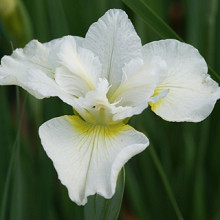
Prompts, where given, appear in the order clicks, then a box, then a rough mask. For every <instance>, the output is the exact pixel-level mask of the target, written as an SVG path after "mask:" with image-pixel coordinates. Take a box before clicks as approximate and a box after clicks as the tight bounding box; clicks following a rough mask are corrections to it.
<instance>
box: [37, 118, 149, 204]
mask: <svg viewBox="0 0 220 220" xmlns="http://www.w3.org/2000/svg"><path fill="white" fill-rule="evenodd" d="M39 134H40V138H41V141H42V145H43V147H44V149H45V151H46V152H47V154H48V156H49V157H50V158H51V159H52V161H53V163H54V166H55V168H56V170H57V173H58V177H59V179H60V180H61V182H62V183H63V184H64V185H65V186H66V187H67V189H68V192H69V196H70V198H71V199H72V200H73V201H74V202H76V203H77V204H78V205H84V204H85V203H86V202H87V197H88V196H90V195H93V194H95V193H98V194H99V195H101V196H103V197H105V198H111V197H112V196H113V194H114V192H115V187H116V181H117V177H118V173H119V172H120V170H121V168H122V167H123V165H124V164H125V163H126V162H127V161H128V160H129V159H130V158H131V157H132V156H134V155H136V154H138V153H140V152H141V151H143V150H144V149H145V148H146V147H147V146H148V144H149V142H148V139H147V138H146V137H145V136H144V135H143V134H142V133H140V132H138V131H136V130H134V129H133V128H132V127H130V126H128V125H124V124H122V123H120V124H117V125H111V126H103V125H93V124H89V123H87V122H85V121H83V120H81V119H80V118H79V117H77V116H63V117H59V118H54V119H52V120H50V121H48V122H46V123H44V124H43V125H42V126H41V127H40V129H39Z"/></svg>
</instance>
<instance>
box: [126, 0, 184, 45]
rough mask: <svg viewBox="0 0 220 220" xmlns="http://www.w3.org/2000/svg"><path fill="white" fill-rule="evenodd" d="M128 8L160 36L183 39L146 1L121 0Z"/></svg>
mask: <svg viewBox="0 0 220 220" xmlns="http://www.w3.org/2000/svg"><path fill="white" fill-rule="evenodd" d="M122 1H123V2H124V3H125V4H126V5H127V6H128V7H129V8H131V9H132V10H133V11H134V12H135V13H136V14H137V15H139V16H140V17H141V18H142V19H143V20H144V21H145V22H146V23H147V24H148V25H149V26H150V27H151V28H152V29H153V30H154V31H156V32H157V33H158V34H159V35H160V36H161V37H162V38H175V39H178V40H180V41H183V40H182V38H181V37H180V36H179V35H178V34H177V33H176V32H175V31H173V29H172V28H170V26H169V25H168V24H167V23H166V22H164V21H163V20H162V19H161V18H160V16H159V15H157V14H156V12H154V11H153V10H152V9H151V8H150V7H149V6H148V5H147V3H146V2H142V1H141V0H122Z"/></svg>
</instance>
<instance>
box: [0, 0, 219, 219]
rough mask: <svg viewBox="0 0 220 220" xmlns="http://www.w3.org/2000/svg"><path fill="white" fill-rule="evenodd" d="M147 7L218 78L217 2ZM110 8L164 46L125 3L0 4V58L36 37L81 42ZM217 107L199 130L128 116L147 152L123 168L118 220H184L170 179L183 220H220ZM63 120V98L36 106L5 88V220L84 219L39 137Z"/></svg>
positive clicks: (0, 144) (0, 159)
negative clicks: (78, 39) (121, 12)
mask: <svg viewBox="0 0 220 220" xmlns="http://www.w3.org/2000/svg"><path fill="white" fill-rule="evenodd" d="M137 1H139V0H137ZM141 1H142V2H145V3H147V4H148V6H149V7H150V8H151V9H153V10H154V11H155V12H156V13H157V14H158V15H159V16H160V17H161V18H162V19H163V20H164V21H165V22H167V23H168V24H169V25H170V26H171V28H172V29H174V30H175V31H176V32H177V33H178V34H179V35H180V36H181V37H182V38H183V39H184V41H186V42H187V43H190V44H192V45H194V46H195V47H196V48H198V49H199V51H200V53H201V54H202V55H203V56H204V57H205V59H206V61H207V62H208V63H209V65H210V66H211V67H212V68H213V69H214V70H215V71H216V72H217V73H218V74H220V60H219V57H220V3H218V0H179V1H178V0H141ZM110 8H121V9H123V10H125V11H126V12H127V14H128V15H129V18H130V19H131V20H132V22H133V24H134V26H135V29H136V31H137V32H138V34H139V36H140V37H141V39H142V43H143V44H145V43H147V42H150V41H154V40H159V39H161V37H160V35H158V34H157V33H156V32H155V31H154V30H153V29H152V28H150V27H149V26H148V25H147V24H146V23H145V22H144V21H143V20H142V19H141V18H140V17H139V15H138V14H135V13H134V12H133V11H132V9H130V8H129V7H128V6H126V5H125V4H124V3H123V2H122V1H120V0H0V57H2V56H3V55H10V54H11V53H12V50H13V49H15V48H17V47H23V46H24V45H25V44H26V43H27V42H28V41H30V40H31V39H34V38H35V39H38V40H39V41H41V42H47V41H50V40H52V39H55V38H59V37H62V36H64V35H68V34H70V35H77V36H82V37H84V36H85V34H86V32H87V30H88V28H89V26H90V25H91V24H92V23H93V22H95V21H96V20H97V19H98V18H99V17H100V16H102V15H103V14H104V13H105V11H107V10H108V9H110ZM219 110H220V102H219V103H217V104H216V106H215V109H214V111H213V112H212V114H211V116H209V117H208V118H207V119H206V120H205V121H203V122H200V123H195V124H194V123H169V122H166V121H163V120H162V119H160V118H159V117H157V116H156V115H155V114H154V113H152V112H151V111H150V109H147V110H145V111H144V113H143V114H142V115H139V116H135V117H133V118H132V119H131V121H130V122H129V123H130V124H132V126H134V127H135V128H136V129H137V130H139V131H143V132H145V133H146V134H147V136H148V137H149V139H150V142H151V146H150V147H148V148H147V150H145V151H144V152H143V153H141V154H140V155H138V156H136V157H134V158H133V159H131V160H130V161H129V162H128V163H127V164H126V166H125V170H126V182H125V193H124V198H123V203H122V208H121V212H120V216H119V219H121V220H139V219H140V220H148V219H150V220H161V219H165V220H166V219H167V220H172V219H178V217H177V214H176V210H175V205H173V204H174V203H175V202H173V201H172V196H170V194H169V190H167V186H166V184H167V183H166V181H164V176H163V174H165V175H166V176H165V179H166V178H167V180H168V182H169V184H170V187H171V190H172V192H173V194H174V196H175V200H176V203H175V204H178V206H179V209H180V211H181V213H182V215H183V217H184V219H187V220H190V219H193V220H197V219H198V220H207V219H209V220H210V219H211V220H220V114H219ZM64 114H72V109H71V107H70V106H67V105H66V104H64V103H62V102H61V101H60V100H59V99H58V98H50V99H44V100H36V99H35V98H33V97H31V96H30V95H28V94H27V93H26V92H25V91H23V90H22V89H20V88H19V89H18V88H16V87H15V86H7V87H0V205H1V206H0V218H1V220H5V219H7V220H29V219H31V220H39V219H42V220H44V219H45V220H61V219H62V220H73V219H83V207H79V206H77V205H75V204H74V203H73V202H72V201H71V200H70V199H69V197H68V194H67V190H66V188H65V187H64V186H63V185H62V184H61V183H60V181H59V180H58V178H57V174H56V172H55V169H54V167H53V165H52V162H51V161H50V159H49V158H48V157H47V156H46V154H45V152H44V150H43V148H42V146H41V144H40V140H39V136H38V128H39V126H40V125H41V124H42V123H43V122H45V121H46V120H49V119H51V118H53V117H57V116H61V115H64ZM157 159H158V160H157ZM158 164H159V165H162V168H163V170H164V172H161V169H158V166H159V165H158ZM158 171H159V172H158ZM168 188H169V187H168Z"/></svg>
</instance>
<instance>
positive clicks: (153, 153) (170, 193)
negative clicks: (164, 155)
mask: <svg viewBox="0 0 220 220" xmlns="http://www.w3.org/2000/svg"><path fill="white" fill-rule="evenodd" d="M149 152H150V155H151V158H152V160H153V162H154V165H155V167H156V169H157V171H158V173H159V175H160V177H161V180H162V182H163V184H164V187H165V190H166V192H167V194H168V197H169V199H170V202H171V204H172V206H173V209H174V211H175V213H176V215H177V218H178V220H184V218H183V215H182V213H181V211H180V208H179V206H178V204H177V201H176V199H175V196H174V194H173V191H172V189H171V186H170V184H169V181H168V179H167V176H166V174H165V172H164V169H163V167H162V165H161V163H160V160H159V158H158V156H157V153H156V151H155V150H154V147H153V146H152V144H151V146H150V147H149Z"/></svg>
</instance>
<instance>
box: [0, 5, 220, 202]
mask: <svg viewBox="0 0 220 220" xmlns="http://www.w3.org/2000/svg"><path fill="white" fill-rule="evenodd" d="M0 84H1V85H18V86H21V87H23V88H24V89H25V90H27V91H28V92H29V93H31V94H32V95H33V96H35V97H36V98H39V99H42V98H45V97H50V96H58V97H59V98H60V99H61V100H63V101H64V102H65V103H67V104H69V105H71V106H72V107H73V109H74V111H75V112H76V113H77V114H75V115H73V116H69V115H65V116H62V117H58V118H54V119H51V120H49V121H47V122H46V123H44V124H43V125H42V126H41V127H40V129H39V134H40V138H41V141H42V145H43V147H44V149H45V151H46V153H47V155H48V156H49V157H50V158H51V160H52V161H53V163H54V166H55V168H56V170H57V173H58V176H59V179H60V180H61V182H62V183H63V184H64V185H65V186H66V187H67V189H68V192H69V196H70V198H71V199H72V200H73V201H74V202H76V203H77V204H78V205H84V204H85V203H86V202H87V197H88V196H89V195H93V194H95V193H98V194H100V195H102V196H103V197H105V198H111V197H112V196H113V194H114V192H115V187H116V181H117V177H118V173H119V171H120V170H121V168H122V167H123V166H124V164H125V163H126V162H127V161H128V160H129V159H130V158H131V157H133V156H134V155H136V154H138V153H140V152H141V151H143V150H144V149H145V148H146V147H147V146H148V144H149V141H148V139H147V137H146V136H145V135H144V134H142V133H140V132H138V131H136V130H135V129H134V128H132V127H131V126H129V125H126V124H125V121H126V119H127V118H129V117H131V116H132V115H137V114H140V113H141V112H142V111H143V110H144V109H145V108H147V106H148V104H149V105H150V106H151V109H152V110H153V111H154V112H155V113H156V114H157V115H159V116H160V117H162V118H163V119H165V120H168V121H192V122H199V121H201V120H203V119H205V118H206V117H207V116H208V115H209V114H210V113H211V111H212V109H213V107H214V105H215V102H216V100H217V99H219V98H220V89H219V87H218V84H217V83H216V82H215V81H213V80H212V79H211V78H210V76H209V75H208V74H207V65H206V62H205V60H204V59H203V58H202V57H201V55H200V54H199V52H198V51H197V50H196V49H195V48H194V47H192V46H190V45H188V44H185V43H181V42H179V41H176V40H161V41H156V42H152V43H149V44H146V45H144V46H142V44H141V40H140V38H139V37H138V35H137V33H136V32H135V30H134V27H133V25H132V23H131V22H130V20H129V19H128V17H127V15H126V13H125V12H124V11H122V10H116V9H114V10H109V11H108V12H106V13H105V15H104V16H103V17H101V18H100V19H99V20H98V22H96V23H94V24H92V25H91V27H90V28H89V30H88V32H87V34H86V37H85V38H80V37H74V36H66V37H63V38H60V39H57V40H53V41H51V42H49V43H44V44H42V43H39V42H38V41H37V40H32V41H31V42H30V43H28V44H27V45H26V46H25V48H24V49H16V50H15V51H14V52H13V54H12V55H11V56H4V57H3V58H2V61H1V66H0Z"/></svg>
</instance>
